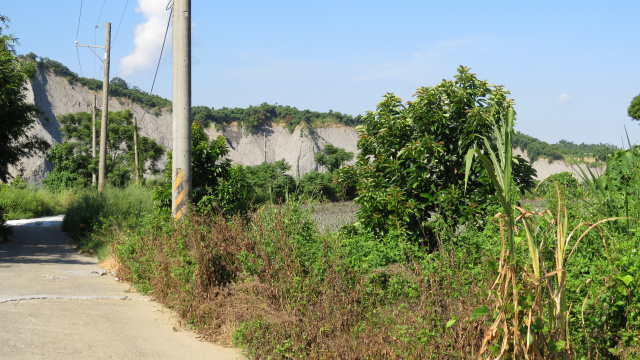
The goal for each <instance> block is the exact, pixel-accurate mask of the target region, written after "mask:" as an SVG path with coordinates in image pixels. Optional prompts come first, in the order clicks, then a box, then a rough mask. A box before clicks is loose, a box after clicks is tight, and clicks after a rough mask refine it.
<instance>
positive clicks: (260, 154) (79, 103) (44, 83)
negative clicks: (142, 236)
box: [12, 69, 572, 184]
mask: <svg viewBox="0 0 640 360" xmlns="http://www.w3.org/2000/svg"><path fill="white" fill-rule="evenodd" d="M94 95H96V97H97V106H98V108H101V107H102V96H101V95H100V93H96V92H94V91H91V90H89V89H87V88H86V87H84V86H82V85H79V84H76V83H73V82H69V81H68V80H66V79H65V78H63V77H60V76H56V75H54V74H53V73H51V72H50V71H49V70H46V69H38V71H37V73H36V76H35V78H34V79H33V80H32V81H31V83H30V84H28V85H27V100H28V101H29V102H34V103H35V104H36V106H37V107H38V108H39V109H40V110H41V111H42V115H41V116H40V118H39V119H38V121H37V123H36V124H35V126H34V129H33V130H32V132H34V133H36V134H38V135H39V136H41V137H42V138H44V139H46V140H47V141H48V142H49V143H50V144H55V143H59V142H61V141H62V136H61V134H60V125H59V124H58V122H57V120H56V116H59V115H63V114H68V113H75V112H79V111H86V112H91V106H92V104H93V97H94ZM125 109H131V111H132V112H133V114H134V116H135V117H137V118H138V124H139V126H140V134H141V135H143V136H147V137H150V138H153V139H155V140H156V141H157V142H159V143H160V144H162V145H164V146H165V148H166V149H167V150H171V147H172V143H171V141H172V117H171V116H172V115H171V110H170V109H166V110H163V111H162V112H161V113H160V114H156V115H158V116H154V115H153V114H151V113H146V112H145V110H144V109H143V108H142V107H141V106H140V105H137V104H134V103H131V102H130V101H129V100H127V99H121V98H110V99H109V110H110V111H121V110H125ZM207 134H208V135H209V137H211V138H213V137H215V136H218V135H223V136H225V137H226V138H227V144H228V145H229V155H228V157H229V158H230V159H231V160H232V161H233V162H235V163H238V164H242V165H258V164H260V163H262V162H263V161H265V159H266V161H268V162H274V161H277V160H280V159H285V160H286V161H287V162H288V163H289V164H290V165H291V168H292V169H291V171H290V172H289V173H290V174H291V175H292V176H293V177H295V178H299V177H301V176H302V175H304V174H306V173H307V172H309V171H312V170H316V171H322V170H323V169H320V168H318V165H317V164H316V163H315V161H314V156H315V155H316V154H317V153H318V152H319V151H320V150H322V149H323V148H324V146H325V145H326V144H327V143H331V144H333V145H335V146H337V147H340V148H343V149H345V150H347V151H350V152H353V153H354V154H357V152H358V150H357V142H358V133H357V132H356V131H355V129H354V128H351V127H346V126H330V127H319V128H314V129H309V128H306V127H304V126H299V127H298V128H297V129H296V130H295V131H294V132H289V130H288V129H286V128H285V127H282V126H277V125H276V126H273V127H268V128H264V129H261V130H260V131H259V132H258V133H257V134H255V135H247V134H245V133H244V132H243V131H242V129H239V128H238V127H236V126H230V127H227V128H226V129H224V130H223V131H217V130H215V129H213V128H210V129H207ZM516 153H519V154H521V155H524V157H525V158H526V153H523V152H519V150H518V149H517V150H516ZM20 165H21V166H20V167H21V168H22V171H23V176H24V179H25V180H26V181H27V182H29V183H34V184H39V183H42V179H44V178H45V177H46V176H47V174H48V173H49V172H51V170H53V164H51V163H49V162H48V161H46V160H45V157H44V156H41V157H35V158H30V159H24V160H23V161H22V163H21V164H20ZM160 165H161V166H164V163H163V164H160ZM533 167H534V168H535V169H536V170H537V171H538V178H539V179H541V178H544V177H546V176H547V175H549V174H554V173H558V172H562V171H572V169H571V166H570V165H568V164H566V163H564V162H552V163H549V162H548V161H547V160H545V159H540V160H537V161H536V162H535V163H534V164H533ZM19 171H20V169H12V174H13V175H15V174H18V173H19Z"/></svg>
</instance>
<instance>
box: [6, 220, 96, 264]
mask: <svg viewBox="0 0 640 360" xmlns="http://www.w3.org/2000/svg"><path fill="white" fill-rule="evenodd" d="M61 223H62V221H59V223H57V224H56V222H53V221H50V222H47V223H46V225H48V226H41V224H42V223H41V222H40V224H39V223H38V222H34V223H28V224H19V225H13V226H11V228H12V231H13V235H12V236H11V238H10V241H9V242H6V243H3V244H0V266H2V265H4V264H93V263H95V261H93V260H92V258H91V257H90V256H88V255H87V256H86V258H87V261H83V260H82V257H81V258H80V259H79V258H78V257H79V255H78V254H77V252H76V250H75V248H74V246H73V244H72V243H71V241H70V240H69V238H68V237H67V236H66V235H64V233H62V232H60V224H61ZM43 227H45V228H47V229H51V231H45V232H43V231H42V229H43ZM43 233H44V234H45V235H46V236H43Z"/></svg>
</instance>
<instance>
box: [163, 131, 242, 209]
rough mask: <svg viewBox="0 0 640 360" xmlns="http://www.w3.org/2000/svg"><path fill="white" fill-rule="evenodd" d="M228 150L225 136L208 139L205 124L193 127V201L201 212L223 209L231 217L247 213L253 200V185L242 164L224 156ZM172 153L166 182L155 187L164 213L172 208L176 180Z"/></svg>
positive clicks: (168, 163)
mask: <svg viewBox="0 0 640 360" xmlns="http://www.w3.org/2000/svg"><path fill="white" fill-rule="evenodd" d="M228 153H229V149H228V148H227V143H226V139H225V138H224V136H218V137H217V138H216V139H214V140H211V141H209V138H208V137H207V134H206V133H205V132H204V129H203V128H202V126H200V125H198V124H196V123H193V124H192V126H191V188H192V192H191V203H192V204H195V206H196V209H197V210H198V211H201V212H211V211H222V212H223V213H224V214H225V215H227V216H231V215H234V214H236V213H246V212H247V210H248V209H249V207H250V205H251V200H252V199H253V195H254V193H253V188H252V187H250V186H248V185H249V179H248V178H247V174H246V172H245V171H244V169H243V168H242V167H241V166H235V167H233V166H231V160H229V159H226V158H224V156H225V155H227V154H228ZM171 171H172V159H171V152H168V154H167V165H166V168H165V171H164V183H162V184H161V185H159V186H157V187H156V190H155V194H154V197H153V198H154V200H155V202H156V209H157V210H158V212H160V213H163V214H169V212H170V211H171V184H172V181H173V175H172V174H171Z"/></svg>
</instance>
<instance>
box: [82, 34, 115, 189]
mask: <svg viewBox="0 0 640 360" xmlns="http://www.w3.org/2000/svg"><path fill="white" fill-rule="evenodd" d="M96 27H97V26H96ZM106 28H107V31H106V35H105V41H104V60H103V59H102V58H100V56H99V55H98V53H96V52H95V50H93V48H100V49H102V48H103V47H102V46H93V45H80V44H78V40H76V46H80V47H88V48H89V49H91V51H93V53H94V54H96V56H97V57H98V59H100V61H102V63H103V64H104V66H103V67H104V77H103V80H102V123H101V124H100V160H99V168H98V192H102V190H103V189H104V178H105V174H106V171H107V170H106V167H107V117H108V114H109V57H110V51H111V23H110V22H108V23H107V26H106Z"/></svg>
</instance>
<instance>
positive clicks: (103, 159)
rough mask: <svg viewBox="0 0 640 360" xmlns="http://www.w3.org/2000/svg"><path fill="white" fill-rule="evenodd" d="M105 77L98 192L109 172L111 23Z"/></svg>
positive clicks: (108, 27)
mask: <svg viewBox="0 0 640 360" xmlns="http://www.w3.org/2000/svg"><path fill="white" fill-rule="evenodd" d="M104 44H105V45H104V79H103V80H102V122H101V123H100V162H99V168H98V192H102V190H104V178H105V176H106V173H107V118H108V114H109V52H110V51H111V23H110V22H108V23H107V35H106V37H105V42H104Z"/></svg>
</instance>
